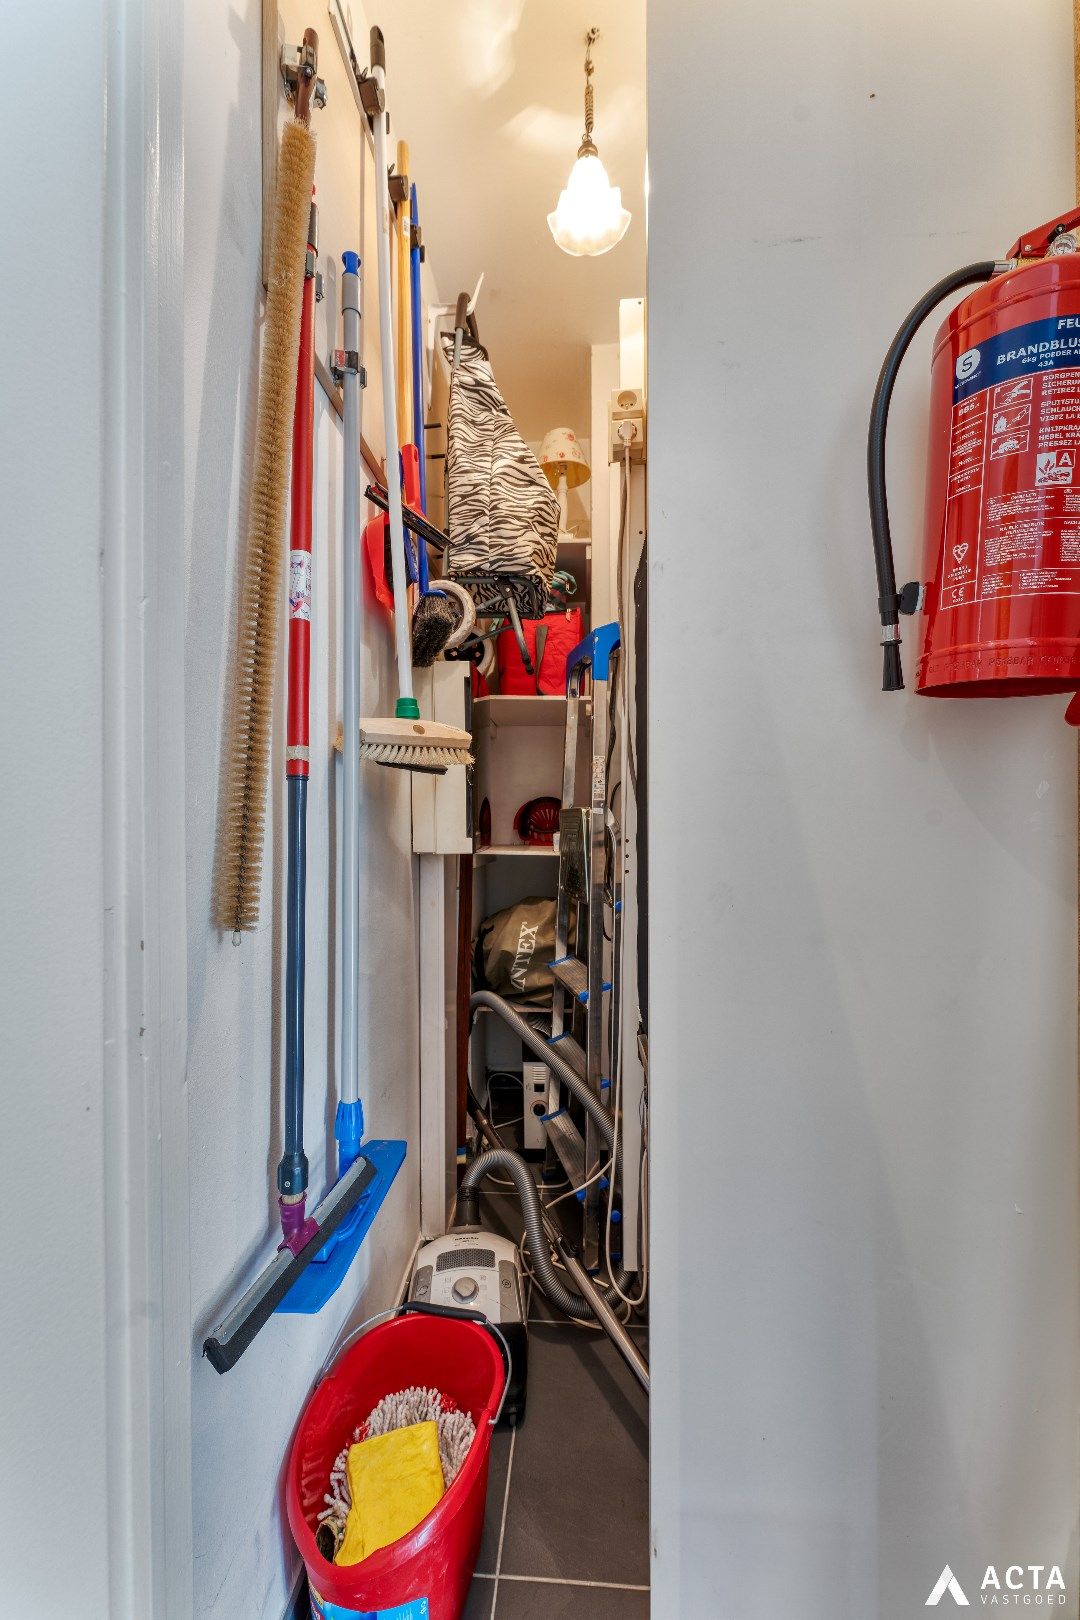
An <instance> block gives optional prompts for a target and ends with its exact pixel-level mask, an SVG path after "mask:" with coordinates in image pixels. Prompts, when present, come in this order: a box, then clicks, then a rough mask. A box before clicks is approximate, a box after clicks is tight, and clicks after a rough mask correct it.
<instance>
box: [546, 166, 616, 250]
mask: <svg viewBox="0 0 1080 1620" xmlns="http://www.w3.org/2000/svg"><path fill="white" fill-rule="evenodd" d="M547 222H548V225H549V226H550V228H551V234H552V236H553V237H554V238H555V241H556V242H557V243H558V245H559V247H561V248H562V250H563V252H564V253H571V254H573V255H574V257H575V258H582V257H585V256H588V257H590V258H593V257H595V256H596V255H597V254H600V253H607V252H608V251H609V250H610V249H611V248H613V247H614V246H615V244H616V243H617V242H621V241H622V239H623V237H624V236H625V235H626V228H627V226H628V225H629V224H630V215H629V213H628V212H627V210H626V209H625V208H624V207H623V205H622V192H621V191H620V190H619V188H618V186H613V185H612V184H611V182H610V180H609V179H608V177H607V170H606V169H605V168H604V165H603V164H602V163H601V161H600V159H599V158H598V157H597V156H596V154H595V152H586V153H584V154H583V155H582V156H580V157H579V158H578V159H577V162H576V163H575V164H574V167H573V168H572V169H571V170H570V178H569V180H568V181H567V182H566V190H565V191H563V192H562V193H561V195H560V197H559V202H558V206H557V207H556V209H555V211H554V213H552V214H549V215H548V217H547Z"/></svg>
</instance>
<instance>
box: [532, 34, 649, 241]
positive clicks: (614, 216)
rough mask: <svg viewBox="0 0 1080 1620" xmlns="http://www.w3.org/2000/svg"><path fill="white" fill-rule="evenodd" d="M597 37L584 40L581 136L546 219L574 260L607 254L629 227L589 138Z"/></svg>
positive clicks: (619, 195) (617, 193) (616, 192)
mask: <svg viewBox="0 0 1080 1620" xmlns="http://www.w3.org/2000/svg"><path fill="white" fill-rule="evenodd" d="M599 37H600V30H599V28H590V29H589V32H588V33H587V34H586V36H585V136H584V139H583V140H582V142H581V145H580V146H579V147H578V154H577V162H576V163H575V164H574V167H573V168H572V169H571V170H570V178H569V180H568V181H567V182H566V190H565V191H564V192H562V194H561V195H560V197H559V203H558V207H557V208H556V209H555V212H554V213H553V214H549V215H548V217H547V222H548V225H549V226H550V227H551V234H552V236H553V237H554V238H555V240H556V242H557V243H558V245H559V246H560V247H561V248H562V250H563V252H564V253H572V254H573V255H574V256H575V258H580V257H582V255H585V254H588V255H589V256H590V257H595V255H596V254H598V253H607V252H608V250H609V249H610V248H613V247H614V246H615V244H616V242H621V241H622V239H623V237H624V236H625V235H626V228H627V226H628V225H629V223H630V215H629V214H628V213H627V211H626V209H625V208H624V207H623V205H622V192H621V191H620V190H619V188H618V186H613V185H612V184H611V181H610V180H609V179H608V177H607V170H606V169H605V168H604V165H603V164H602V163H601V161H600V158H599V155H598V154H597V150H596V146H595V144H594V142H593V138H592V132H593V87H592V73H593V63H592V48H593V46H594V45H595V44H596V41H597V40H598V39H599Z"/></svg>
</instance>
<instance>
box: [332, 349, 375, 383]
mask: <svg viewBox="0 0 1080 1620" xmlns="http://www.w3.org/2000/svg"><path fill="white" fill-rule="evenodd" d="M352 372H355V373H356V375H357V377H358V378H359V379H360V386H361V388H366V387H367V367H366V366H362V365H361V364H360V355H359V352H358V351H357V350H356V349H334V350H333V351H332V352H331V355H330V375H331V376H332V377H333V379H334V381H335V382H336V383H340V382H341V381H342V379H343V378H344V377H345V375H346V373H349V374H351V373H352Z"/></svg>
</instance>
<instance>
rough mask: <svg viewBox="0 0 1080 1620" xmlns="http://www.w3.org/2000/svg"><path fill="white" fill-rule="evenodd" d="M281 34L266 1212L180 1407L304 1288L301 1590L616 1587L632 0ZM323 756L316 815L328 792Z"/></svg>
mask: <svg viewBox="0 0 1080 1620" xmlns="http://www.w3.org/2000/svg"><path fill="white" fill-rule="evenodd" d="M319 9H320V10H321V6H320V8H319ZM316 24H317V25H318V26H316ZM262 56H263V62H262V66H263V96H264V114H265V116H264V121H263V148H262V159H263V210H264V226H265V233H264V235H265V240H264V243H263V269H264V275H265V276H266V278H267V288H268V293H267V322H266V329H265V334H264V337H263V344H262V354H261V382H260V391H259V400H258V410H257V424H256V437H255V444H256V460H255V463H254V472H253V487H254V491H255V494H254V497H253V501H252V506H251V514H250V522H249V534H248V539H247V544H246V550H245V554H244V557H243V559H242V568H243V573H242V576H241V603H240V624H241V630H242V634H241V638H240V639H239V641H238V642H237V644H236V646H235V648H234V649H233V666H234V668H233V680H234V688H233V690H234V696H233V698H232V708H231V711H230V715H229V722H228V725H227V727H226V730H225V732H224V733H223V738H222V747H223V749H224V751H225V753H224V759H225V761H226V764H227V770H226V778H227V781H228V783H229V787H230V791H229V793H228V794H227V795H226V796H225V797H224V798H223V800H222V803H221V806H220V809H219V828H218V848H219V857H218V870H219V877H218V898H217V920H218V923H219V926H220V928H221V930H222V932H223V933H227V934H229V935H231V937H232V938H233V940H234V941H235V942H236V944H237V945H238V946H240V947H241V949H242V948H243V947H244V946H245V945H246V946H247V949H248V950H249V951H250V949H251V945H250V943H249V936H255V935H257V933H258V930H259V927H260V924H261V923H262V922H263V920H264V918H265V916H266V915H267V913H268V912H270V913H272V914H274V915H275V916H276V915H280V916H281V917H283V919H284V942H283V943H284V949H283V952H282V954H281V959H280V965H279V967H278V969H277V973H278V974H279V975H280V976H279V977H277V984H276V989H275V997H276V998H277V999H276V1005H275V1014H274V1016H275V1021H276V1020H278V1019H280V1020H281V1027H282V1029H283V1032H284V1048H283V1057H284V1062H283V1073H282V1077H281V1083H280V1086H281V1088H280V1091H279V1090H278V1088H277V1083H276V1081H275V1085H274V1087H273V1093H272V1094H273V1106H274V1108H275V1110H276V1109H277V1108H278V1106H279V1099H280V1109H281V1120H282V1141H281V1143H280V1147H278V1145H277V1144H273V1146H272V1150H271V1151H272V1152H273V1151H274V1149H275V1148H276V1149H277V1151H278V1153H279V1154H280V1164H279V1167H278V1169H277V1170H276V1174H275V1177H274V1181H273V1197H274V1201H275V1204H276V1213H277V1220H278V1222H279V1224H280V1229H281V1239H280V1241H279V1242H278V1243H277V1246H276V1247H274V1246H273V1244H270V1245H267V1246H266V1247H265V1248H263V1249H262V1252H261V1253H260V1254H259V1256H258V1259H259V1263H260V1264H261V1267H262V1269H261V1270H259V1269H257V1267H256V1268H252V1269H248V1270H247V1271H246V1272H245V1280H244V1283H243V1285H242V1286H236V1287H234V1288H232V1289H230V1290H229V1292H228V1295H227V1297H225V1298H222V1297H221V1295H220V1294H219V1295H218V1299H217V1304H216V1307H215V1309H214V1311H213V1314H212V1315H210V1314H208V1318H207V1328H206V1331H205V1334H204V1337H203V1350H204V1356H205V1362H204V1364H203V1367H202V1368H200V1375H199V1378H200V1382H199V1384H198V1386H197V1391H198V1396H199V1399H200V1401H204V1400H205V1401H206V1403H207V1407H208V1408H209V1407H212V1406H214V1405H216V1404H219V1403H218V1402H217V1401H216V1399H215V1396H216V1392H215V1391H208V1390H206V1389H205V1386H204V1384H203V1382H202V1380H203V1378H204V1377H205V1376H209V1374H208V1373H207V1372H206V1366H207V1364H208V1365H209V1367H211V1368H213V1370H214V1372H215V1373H216V1374H218V1375H220V1377H221V1378H222V1380H223V1381H224V1382H223V1388H224V1389H226V1390H228V1389H229V1388H232V1389H234V1390H237V1391H239V1390H240V1389H242V1388H243V1387H244V1385H245V1383H246V1382H247V1381H248V1380H249V1379H251V1378H253V1377H255V1376H257V1375H258V1374H257V1369H260V1368H262V1369H264V1368H265V1365H266V1359H267V1357H268V1356H269V1355H272V1354H273V1347H274V1345H276V1344H280V1343H281V1342H282V1334H283V1332H286V1331H288V1330H287V1328H286V1326H285V1324H286V1323H287V1322H288V1321H289V1319H290V1318H296V1317H301V1318H309V1319H310V1318H314V1319H316V1320H317V1321H318V1322H319V1323H322V1324H325V1325H326V1327H325V1329H323V1330H322V1341H323V1343H324V1345H325V1353H324V1359H323V1365H322V1371H321V1372H320V1373H319V1376H318V1377H317V1378H316V1379H315V1381H314V1383H313V1385H312V1386H311V1388H310V1389H309V1390H308V1392H307V1395H306V1397H304V1398H302V1400H301V1402H300V1406H299V1410H298V1413H297V1422H296V1426H295V1429H294V1431H293V1433H292V1435H291V1438H290V1440H289V1444H288V1448H287V1452H288V1455H287V1458H286V1462H285V1470H284V1476H283V1479H284V1495H283V1505H284V1520H285V1523H284V1524H283V1527H282V1528H283V1530H284V1532H285V1535H286V1537H287V1538H288V1540H287V1542H286V1547H285V1552H286V1557H287V1558H288V1557H289V1556H290V1555H291V1552H292V1547H293V1546H295V1549H296V1552H298V1553H299V1555H300V1558H301V1560H302V1563H303V1571H304V1574H303V1578H302V1580H301V1584H300V1586H299V1587H298V1589H297V1591H296V1594H295V1598H294V1611H295V1613H297V1614H304V1615H306V1614H307V1613H308V1612H310V1613H311V1615H312V1616H314V1617H315V1620H340V1617H345V1616H360V1615H363V1616H365V1617H367V1616H371V1615H377V1616H385V1617H387V1620H389V1617H390V1616H393V1617H394V1620H460V1617H461V1616H468V1617H472V1620H475V1617H479V1616H484V1620H512V1617H514V1616H528V1615H544V1616H563V1615H565V1616H568V1617H572V1616H585V1615H590V1616H604V1615H608V1614H610V1615H613V1616H614V1615H620V1616H628V1617H631V1620H633V1617H634V1616H645V1615H647V1613H648V1607H649V1558H650V1554H649V1532H648V1488H649V1455H648V1453H649V1448H648V1388H649V1363H648V1290H649V1260H648V1085H647V1073H648V1034H647V1020H646V1014H647V1004H648V998H647V983H648V976H647V952H646V949H645V944H644V938H645V935H644V915H645V907H644V905H641V906H639V903H638V902H639V895H642V894H643V889H642V880H641V873H642V870H643V865H644V850H645V845H646V806H645V801H644V773H643V771H642V769H641V762H642V761H643V760H644V722H645V712H644V711H645V699H644V691H645V665H644V636H643V633H642V630H641V626H642V624H643V622H644V611H645V588H644V579H645V555H646V536H645V476H646V459H645V445H646V363H645V330H646V321H645V300H644V289H645V188H644V180H645V122H644V106H645V98H644V82H645V81H644V74H645V59H644V12H643V8H638V7H631V8H629V10H628V9H627V8H625V7H622V6H619V5H616V4H615V3H614V0H604V3H602V4H599V5H596V6H592V7H591V8H590V7H587V6H586V5H585V4H584V0H573V3H570V0H560V4H558V5H557V6H554V7H550V6H546V5H543V6H542V5H540V4H538V3H536V0H531V3H529V4H526V5H524V6H521V7H519V8H518V9H517V11H516V12H515V14H514V17H513V19H512V20H511V19H510V18H509V16H508V15H504V14H503V13H502V10H501V8H499V7H497V6H493V7H484V6H481V7H476V6H466V5H456V4H451V5H447V6H445V7H439V8H432V7H431V6H429V5H426V4H421V3H420V0H386V5H385V9H384V10H382V11H381V12H379V13H378V14H376V13H375V12H374V10H373V9H372V7H371V5H370V4H366V5H365V6H364V7H363V8H361V6H360V5H359V4H358V3H354V0H329V3H328V8H327V14H326V16H325V17H323V16H321V15H320V16H319V17H313V16H312V15H311V14H310V8H307V7H306V4H305V0H277V4H276V5H274V4H272V3H270V0H267V4H266V6H265V7H264V17H263V40H262ZM297 321H298V323H299V326H298V335H297V327H296V322H297ZM297 356H298V360H297ZM286 384H287V387H286ZM294 387H295V402H296V403H295V409H292V407H291V395H292V393H293V391H294ZM286 393H288V395H289V396H290V399H289V400H287V399H286ZM289 419H291V420H292V423H293V430H292V438H291V444H287V443H286V441H285V437H284V433H283V425H284V423H285V422H286V420H289ZM290 451H291V454H290ZM286 471H289V473H290V478H289V485H288V522H287V525H286V522H285V500H286V483H285V476H284V475H285V472H286ZM272 503H277V504H276V505H275V504H272ZM286 527H287V530H288V536H289V538H288V547H287V550H288V558H287V568H286V567H285V559H284V558H283V556H282V555H281V546H280V539H279V530H282V529H284V528H286ZM283 595H284V596H285V597H286V598H287V604H288V627H289V629H288V647H287V656H284V655H283V651H282V649H281V646H280V643H279V640H278V632H279V629H280V614H279V604H280V601H281V600H282V596H283ZM309 687H310V689H311V691H314V692H315V694H316V697H315V700H314V704H313V702H312V699H311V696H310V692H309ZM282 705H283V706H284V707H285V709H286V711H287V726H286V729H285V736H284V747H283V748H280V746H279V745H278V743H277V742H276V740H275V739H276V732H275V726H276V723H277V721H276V716H277V714H278V713H279V712H280V706H282ZM275 772H280V774H283V775H284V777H285V785H286V789H287V794H286V797H285V799H284V800H282V799H281V797H280V794H279V790H278V784H277V782H275V780H274V776H275ZM309 777H313V778H314V780H315V783H316V788H315V790H314V791H315V792H316V793H317V794H318V796H319V802H321V804H322V806H323V808H324V810H325V809H327V808H330V807H332V814H331V817H330V820H329V822H327V820H326V819H325V817H320V818H318V819H317V820H315V821H314V822H313V823H312V824H311V826H310V827H309V818H308V793H309ZM264 801H265V803H266V805H267V810H266V813H265V837H264V814H263V805H264ZM328 833H329V836H328ZM264 844H265V845H270V846H272V861H271V863H270V864H271V866H272V868H273V870H268V869H267V864H266V862H265V861H264ZM282 848H283V849H284V855H285V862H284V871H281V870H280V869H279V868H280V865H281V863H280V861H279V853H280V852H281V851H282ZM380 868H381V870H382V871H383V872H386V873H389V872H390V871H391V870H393V871H394V872H396V878H395V880H394V881H393V882H390V883H387V882H385V881H383V880H382V878H381V876H380ZM309 871H310V872H312V873H313V875H314V879H315V881H314V883H313V885H312V887H313V893H314V895H315V896H317V901H316V902H315V906H314V908H313V906H312V904H310V903H309V902H308V900H307V898H306V888H307V886H308V874H309ZM327 900H329V902H330V903H329V904H327V903H326V902H327ZM278 908H281V909H280V911H279V910H278ZM410 930H411V945H412V960H411V961H410V960H409V959H408V944H409V935H410ZM384 934H385V936H386V938H387V939H393V940H394V941H395V942H396V945H395V952H394V955H393V957H391V956H390V955H389V954H386V953H384V952H383V951H382V950H381V949H380V941H381V938H382V936H383V935H384ZM324 940H325V941H326V942H327V946H328V951H329V957H328V960H327V961H326V972H325V977H324V976H323V975H322V974H321V973H319V971H318V968H317V969H316V974H315V984H316V987H317V988H316V989H315V991H314V1001H313V994H312V991H311V989H310V987H309V986H308V984H307V979H308V978H310V975H306V966H307V957H308V956H309V955H310V956H312V957H313V958H314V959H315V961H316V962H317V963H318V964H319V966H321V965H322V961H323V957H322V943H323V941H324ZM403 948H404V949H403ZM320 990H321V993H322V997H323V998H325V999H324V1000H323V1007H322V1009H321V1010H320V1011H314V1010H313V1006H314V1005H315V1003H317V1000H318V999H319V994H320ZM306 1007H307V1010H305V1008H306ZM386 1020H389V1021H390V1022H391V1024H392V1025H393V1026H394V1037H395V1044H396V1046H397V1052H396V1055H395V1057H394V1059H393V1060H392V1061H391V1062H390V1064H389V1065H386V1064H381V1065H380V1064H376V1063H373V1061H372V1056H371V1051H370V1048H369V1044H368V1038H367V1037H368V1032H369V1030H370V1027H371V1025H372V1023H373V1022H384V1021H386ZM320 1023H321V1024H322V1025H323V1027H324V1029H325V1030H326V1051H325V1070H326V1073H325V1078H324V1077H323V1076H321V1075H320V1074H319V1072H318V1070H319V1067H320V1065H319V1064H318V1063H315V1064H313V1063H312V1061H311V1057H312V1053H311V1051H309V1048H310V1047H312V1045H313V1042H312V1040H311V1038H310V1036H311V1034H312V1033H313V1029H312V1026H316V1027H317V1026H318V1025H319V1024H320ZM316 1110H318V1112H316ZM331 1120H332V1130H328V1123H329V1122H330V1121H331ZM309 1155H310V1160H309ZM403 1239H405V1240H407V1242H408V1243H410V1244H411V1245H412V1246H413V1247H412V1254H411V1258H409V1254H408V1250H407V1249H405V1247H404V1245H403V1242H402V1240H403ZM391 1251H392V1253H393V1255H394V1257H395V1258H394V1259H393V1260H392V1261H391V1264H392V1265H395V1266H396V1267H397V1268H398V1280H397V1285H396V1288H395V1287H394V1286H390V1287H388V1286H387V1282H388V1281H389V1279H388V1278H387V1277H386V1265H385V1260H386V1257H387V1256H388V1255H389V1253H390V1252H391ZM403 1262H404V1270H403V1271H402V1269H401V1268H402V1265H403ZM361 1267H366V1268H367V1275H368V1276H369V1277H370V1276H372V1275H374V1274H375V1273H376V1269H377V1270H378V1271H379V1272H381V1274H382V1277H383V1280H382V1281H381V1282H380V1284H379V1286H378V1288H377V1289H372V1288H370V1287H369V1288H363V1287H361V1288H359V1289H358V1287H357V1283H356V1278H357V1275H358V1271H359V1268H361ZM238 1280H239V1279H238ZM326 1329H328V1330H329V1331H326ZM220 1407H221V1411H222V1414H223V1418H224V1421H225V1424H226V1426H227V1424H228V1421H229V1417H230V1415H231V1412H232V1411H233V1410H234V1409H233V1408H231V1407H230V1403H229V1400H228V1395H227V1394H226V1395H224V1396H223V1397H222V1399H221V1402H220ZM222 1432H224V1430H223V1431H222ZM205 1445H206V1449H207V1452H213V1451H214V1450H216V1448H217V1447H218V1445H219V1435H218V1434H217V1433H209V1432H208V1433H207V1436H206V1441H205Z"/></svg>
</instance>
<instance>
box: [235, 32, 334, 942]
mask: <svg viewBox="0 0 1080 1620" xmlns="http://www.w3.org/2000/svg"><path fill="white" fill-rule="evenodd" d="M318 50H319V36H318V35H317V34H316V32H315V30H314V29H313V28H308V29H305V31H304V44H303V49H302V50H301V53H300V64H299V67H298V71H297V79H296V94H295V98H294V103H293V112H294V116H293V117H292V118H290V119H289V120H288V122H287V123H286V125H285V128H284V129H283V130H282V133H281V145H280V147H279V149H278V165H277V186H276V188H275V192H274V219H273V231H272V236H271V244H270V266H269V274H268V276H267V282H266V320H265V324H264V330H263V344H262V364H261V367H260V372H259V408H258V419H257V425H256V432H255V456H254V464H253V467H252V475H251V497H250V507H249V512H248V525H247V546H246V552H245V557H244V577H243V581H242V585H241V601H240V622H239V628H238V631H237V638H236V684H235V689H234V693H233V702H232V713H231V716H230V726H229V737H228V747H229V758H228V766H227V771H226V775H225V783H224V791H223V799H222V808H221V816H220V821H219V838H218V870H217V882H216V885H215V896H214V915H215V920H216V921H217V924H218V926H219V927H220V928H224V929H229V930H231V932H232V933H233V935H234V937H236V936H239V935H240V934H241V933H244V932H246V931H248V930H250V929H252V928H255V927H256V926H257V925H258V921H259V888H260V883H261V879H262V856H263V834H264V830H265V823H266V789H267V777H268V773H269V765H270V726H271V721H272V718H273V699H274V675H275V671H276V668H277V663H278V646H279V638H280V628H281V611H280V610H281V590H282V568H283V562H284V531H285V499H286V493H287V490H288V483H289V460H290V454H291V447H292V421H293V406H294V403H295V393H296V361H297V353H298V351H299V345H300V310H301V304H302V300H303V288H304V266H305V260H306V256H307V248H308V217H309V211H310V207H311V188H312V184H313V182H314V179H315V136H314V135H313V133H312V131H311V104H312V99H313V97H314V94H315V88H316V83H317V67H318Z"/></svg>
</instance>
